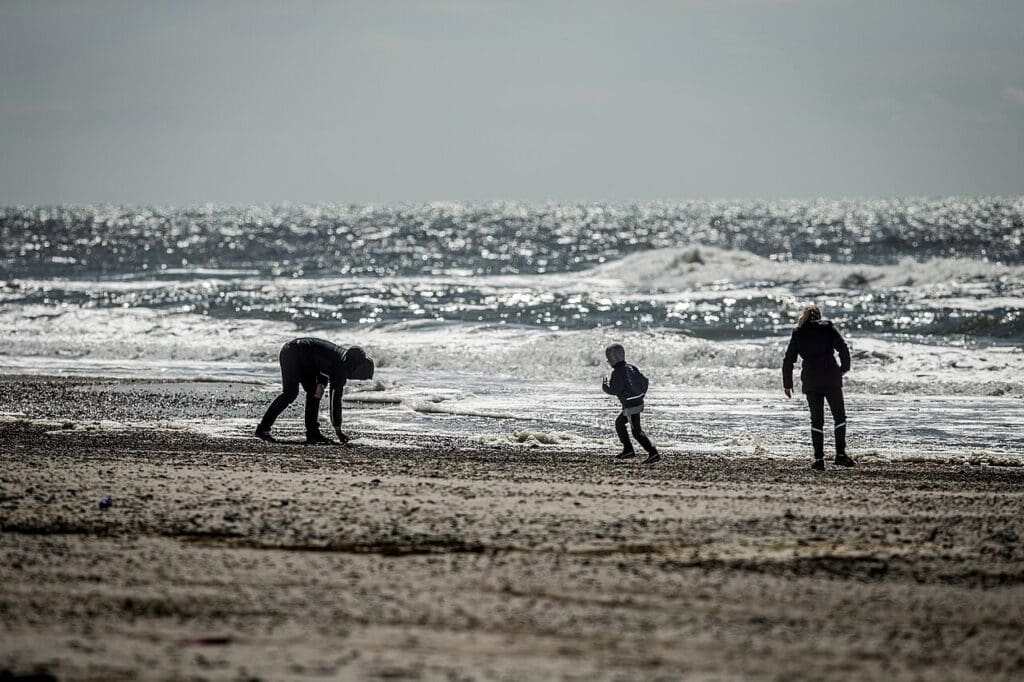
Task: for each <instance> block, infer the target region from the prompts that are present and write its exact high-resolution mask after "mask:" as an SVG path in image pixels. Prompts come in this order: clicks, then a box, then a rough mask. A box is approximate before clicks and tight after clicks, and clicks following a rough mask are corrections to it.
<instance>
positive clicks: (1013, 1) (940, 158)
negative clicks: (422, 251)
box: [0, 0, 1024, 205]
mask: <svg viewBox="0 0 1024 682" xmlns="http://www.w3.org/2000/svg"><path fill="white" fill-rule="evenodd" d="M1020 194H1024V2H1021V0H960V1H955V2H954V1H951V0H899V1H892V0H889V1H886V2H877V1H875V0H853V1H845V0H806V1H801V0H677V1H675V2H669V1H661V2H655V1H647V2H645V1H643V0H633V1H626V0H623V1H622V2H602V1H599V0H586V1H577V2H569V1H564V2H560V1H558V0H547V1H542V2H531V1H528V0H522V1H519V2H496V1H490V0H480V1H479V2H469V1H465V2H463V1H458V0H423V1H422V2H399V1H396V0H367V1H366V2H356V1H351V2H344V1H339V2H302V1H300V0H291V1H289V2H285V1H284V0H282V1H281V2H276V3H268V2H255V1H246V2H231V1H221V2H205V1H203V2H190V1H188V0H175V1H174V2H155V1H152V2H146V1H145V0H125V1H122V2H109V1H103V0H95V1H90V2H84V1H83V2H78V1H70V0H68V1H55V0H0V204H6V205H11V204H20V205H26V204H56V203H129V204H159V205H189V204H198V203H206V202H219V203H232V204H248V203H279V202H354V203H383V202H398V201H411V202H422V201H434V200H439V201H441V200H463V201H489V200H502V199H509V200H523V201H599V200H606V201H644V200H665V201H675V200H690V199H712V198H714V199H747V198H762V199H772V198H798V199H799V198H814V197H897V196H946V195H1020Z"/></svg>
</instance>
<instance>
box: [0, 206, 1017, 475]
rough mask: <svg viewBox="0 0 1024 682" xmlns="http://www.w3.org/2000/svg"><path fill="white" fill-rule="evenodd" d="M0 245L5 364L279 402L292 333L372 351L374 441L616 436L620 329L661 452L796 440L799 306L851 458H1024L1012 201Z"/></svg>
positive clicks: (333, 212) (364, 404)
mask: <svg viewBox="0 0 1024 682" xmlns="http://www.w3.org/2000/svg"><path fill="white" fill-rule="evenodd" d="M0 244H2V252H0V253H2V258H0V340H2V347H0V371H4V372H48V373H78V374H89V375H111V376H132V377H136V376H141V377H147V376H148V377H178V378H186V379H195V380H211V379H221V380H242V381H250V382H252V383H253V385H254V388H255V390H260V391H264V392H265V393H266V396H267V400H268V402H269V400H270V399H271V398H272V397H273V394H274V390H275V383H276V381H277V374H278V370H277V366H276V354H277V351H278V349H279V348H280V346H281V344H282V343H284V342H285V341H287V340H288V339H290V338H292V337H294V336H297V335H320V336H323V337H326V338H329V339H332V340H334V341H336V342H337V343H340V344H343V345H348V344H359V345H363V346H365V347H366V348H367V349H368V350H369V351H370V352H371V354H372V355H373V356H374V357H375V359H376V360H377V366H378V376H377V378H376V379H375V380H374V381H372V382H366V383H364V384H361V385H353V386H352V388H351V390H350V391H349V399H350V400H349V409H348V410H347V411H346V415H347V417H346V418H347V420H348V421H349V425H350V426H349V428H350V429H351V430H352V431H353V433H363V434H366V435H365V436H364V438H365V439H366V440H367V442H371V441H372V442H378V443H379V442H382V438H383V439H384V441H385V442H386V438H385V437H384V436H383V435H382V434H386V433H398V432H401V433H405V434H417V433H437V432H443V433H452V434H458V435H461V436H464V437H465V439H466V441H467V443H470V444H476V443H484V444H521V445H522V446H524V447H526V446H530V445H540V446H543V445H545V444H551V443H554V444H559V445H562V446H565V447H577V446H578V447H580V448H588V449H593V448H596V447H607V449H608V450H609V451H611V450H613V449H614V448H615V444H614V442H613V441H614V437H613V435H612V433H611V421H612V419H613V418H614V416H615V414H616V409H615V407H614V403H613V400H612V399H610V398H607V397H606V396H604V395H603V394H602V393H601V392H600V389H599V385H600V380H601V377H602V376H604V375H605V374H607V371H608V368H607V366H606V365H605V364H604V359H603V348H604V347H605V345H607V344H608V343H611V342H613V341H615V342H621V343H623V344H624V345H625V346H626V348H627V354H628V357H629V359H630V361H631V362H634V363H635V364H637V365H639V366H640V367H641V368H642V369H643V370H644V371H645V373H646V374H647V375H648V376H649V377H650V378H651V380H652V390H651V393H650V396H649V408H648V411H647V412H645V421H646V422H647V428H648V430H649V433H650V434H651V435H652V436H653V437H654V439H655V442H656V443H658V444H659V445H660V446H661V448H662V449H663V450H665V451H668V452H679V453H686V452H698V451H700V452H713V453H719V454H722V455H730V454H752V453H757V454H763V455H764V456H779V457H803V456H806V455H807V451H808V443H807V441H808V436H807V434H808V426H807V414H806V406H805V405H804V404H803V402H802V399H800V398H799V397H798V398H794V399H792V400H788V401H787V400H785V398H784V397H783V396H782V394H781V379H780V370H779V366H780V364H781V358H782V353H783V350H784V347H785V343H786V341H787V339H788V336H789V332H790V330H791V329H792V325H793V321H794V319H795V316H796V315H797V314H798V313H799V310H800V308H801V307H802V306H803V305H804V304H805V303H807V302H812V301H813V302H817V303H818V304H819V305H821V306H822V307H823V309H824V310H825V312H826V315H827V316H828V317H830V318H831V319H833V320H835V322H836V324H837V325H838V326H839V328H840V329H841V330H842V331H843V333H844V334H845V336H846V337H847V339H848V341H849V343H850V345H851V347H852V348H853V371H852V372H851V373H850V374H849V375H848V379H847V396H848V398H847V402H848V409H849V411H850V435H849V438H850V444H851V451H852V452H853V453H854V454H855V455H858V456H861V457H864V458H871V457H878V458H890V459H919V458H924V459H930V458H943V459H945V458H952V459H955V460H959V461H965V462H993V463H1024V428H1022V427H1024V407H1022V406H1024V198H1003V199H999V198H950V199H937V200H889V201H825V200H820V201H812V202H690V203H684V204H653V203H652V204H636V205H603V204H539V205H533V204H518V203H494V204H455V203H438V204H429V205H394V206H357V205H319V206H279V207H248V208H233V207H221V206H206V207H200V208H192V209H163V208H141V207H116V206H95V207H91V206H90V207H33V208H14V207H9V208H5V209H0ZM293 409H294V410H295V411H294V412H289V413H286V415H285V416H284V417H283V419H284V422H282V424H281V427H282V428H293V427H294V428H297V422H298V418H297V416H298V412H297V409H296V408H293ZM258 417H259V415H253V420H255V419H258ZM250 428H251V424H249V423H248V422H240V423H238V424H237V425H235V426H234V427H233V430H230V429H229V431H230V433H232V434H233V435H237V436H243V435H245V434H246V433H247V432H248V430H249V429H250Z"/></svg>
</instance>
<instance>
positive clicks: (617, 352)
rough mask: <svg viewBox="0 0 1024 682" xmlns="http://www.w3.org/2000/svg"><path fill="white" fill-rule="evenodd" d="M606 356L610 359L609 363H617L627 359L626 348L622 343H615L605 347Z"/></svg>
mask: <svg viewBox="0 0 1024 682" xmlns="http://www.w3.org/2000/svg"><path fill="white" fill-rule="evenodd" d="M604 356H605V357H606V358H607V359H608V364H609V365H613V366H614V365H617V364H619V363H620V362H623V361H625V359H626V349H625V348H623V347H622V344H621V343H613V344H612V345H610V346H608V347H607V348H605V349H604Z"/></svg>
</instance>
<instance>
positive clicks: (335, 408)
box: [331, 379, 345, 431]
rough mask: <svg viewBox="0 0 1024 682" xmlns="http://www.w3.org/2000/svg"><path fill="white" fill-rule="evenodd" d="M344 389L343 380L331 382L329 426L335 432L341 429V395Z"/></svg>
mask: <svg viewBox="0 0 1024 682" xmlns="http://www.w3.org/2000/svg"><path fill="white" fill-rule="evenodd" d="M344 388H345V380H344V379H340V380H339V379H332V380H331V426H333V427H334V430H335V431H339V430H340V429H341V394H342V392H343V390H344Z"/></svg>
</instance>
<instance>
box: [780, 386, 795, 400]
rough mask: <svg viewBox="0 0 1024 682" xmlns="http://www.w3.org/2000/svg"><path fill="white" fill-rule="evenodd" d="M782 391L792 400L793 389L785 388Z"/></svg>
mask: <svg viewBox="0 0 1024 682" xmlns="http://www.w3.org/2000/svg"><path fill="white" fill-rule="evenodd" d="M782 390H783V391H785V392H786V397H787V398H792V397H793V389H791V388H784V389H782Z"/></svg>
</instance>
